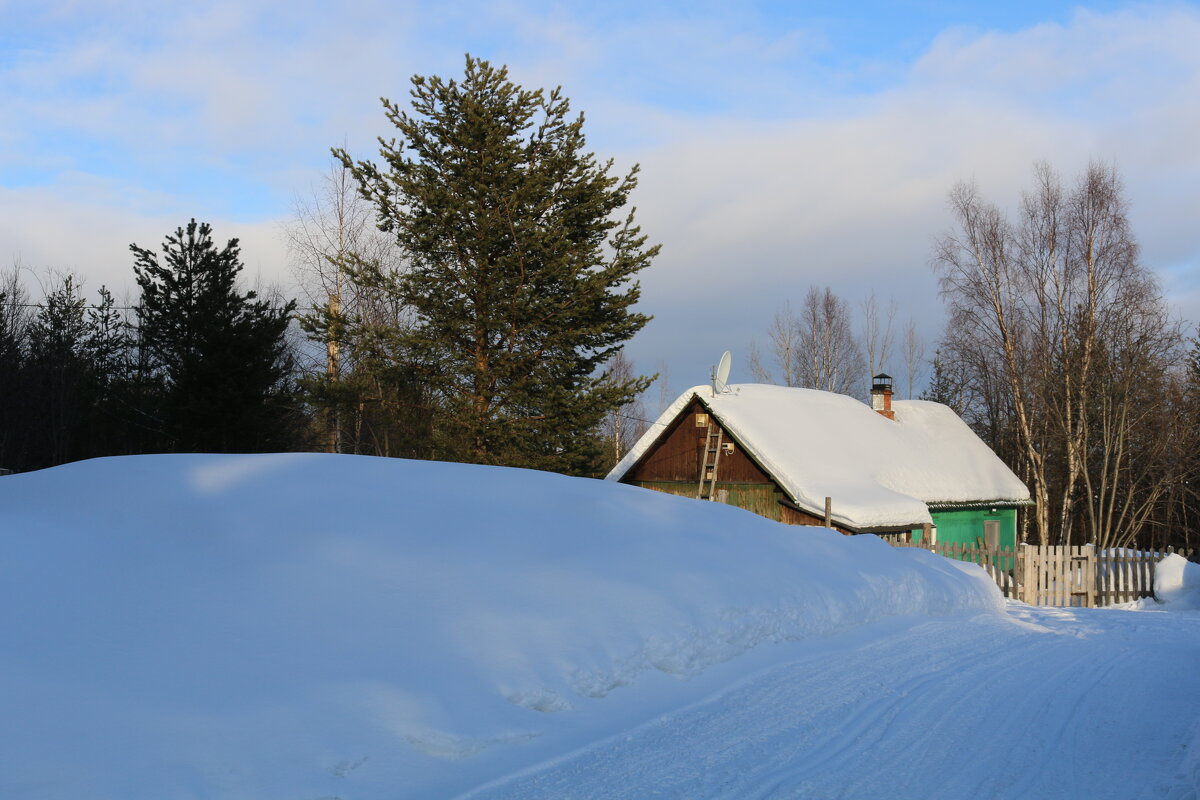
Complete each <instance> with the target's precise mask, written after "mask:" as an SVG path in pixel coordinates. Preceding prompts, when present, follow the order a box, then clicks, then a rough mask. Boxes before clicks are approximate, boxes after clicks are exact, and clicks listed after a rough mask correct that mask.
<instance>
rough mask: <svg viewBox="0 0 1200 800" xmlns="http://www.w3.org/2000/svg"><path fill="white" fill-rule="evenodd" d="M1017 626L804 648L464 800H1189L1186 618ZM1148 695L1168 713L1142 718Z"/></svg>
mask: <svg viewBox="0 0 1200 800" xmlns="http://www.w3.org/2000/svg"><path fill="white" fill-rule="evenodd" d="M1014 612H1015V613H1014V614H1013V616H1012V618H1004V617H993V616H989V615H983V616H980V617H976V618H974V619H967V618H963V617H959V618H952V619H945V620H931V621H929V622H925V623H922V624H917V625H911V626H907V627H903V626H901V628H900V630H896V626H893V627H892V628H891V629H888V628H886V627H881V628H878V629H876V631H875V633H873V634H872V636H871V637H868V638H867V639H866V640H865V641H863V640H859V639H855V638H854V637H833V638H832V639H829V640H825V641H820V642H813V643H812V652H811V654H810V655H807V656H805V657H802V658H799V659H796V660H794V661H792V662H790V663H788V664H786V665H783V666H779V667H776V668H773V669H770V670H767V671H765V672H763V673H760V674H758V675H756V676H753V677H751V678H750V679H748V680H746V681H744V682H742V683H740V684H738V685H736V686H733V687H731V688H729V689H728V690H726V691H724V692H722V693H720V694H718V695H715V696H712V697H710V698H708V699H707V700H705V701H703V702H701V703H699V704H696V705H694V706H691V707H688V708H686V709H682V710H680V711H678V712H675V713H673V714H671V715H668V716H666V717H663V718H660V719H657V720H654V721H652V722H650V723H648V724H646V725H643V726H641V727H639V728H637V729H634V730H632V731H628V732H627V733H626V735H625V736H623V737H616V738H613V739H610V740H608V741H606V742H604V743H602V744H600V745H598V746H596V747H594V748H591V749H588V750H585V751H582V752H580V753H577V754H575V755H574V756H571V757H569V758H566V759H563V760H561V761H559V762H557V763H555V764H553V765H550V766H548V768H547V769H545V770H542V771H540V772H535V773H533V774H526V775H523V776H521V777H519V778H516V779H514V780H512V781H510V782H508V783H506V784H501V785H493V786H491V787H489V789H488V790H487V791H485V792H483V793H481V794H480V795H479V796H480V797H487V798H517V797H520V798H538V797H546V798H550V797H553V798H572V797H574V798H597V800H598V799H599V798H605V797H611V798H628V797H678V798H712V799H713V800H733V798H739V800H740V798H758V799H759V800H765V799H766V798H822V800H825V799H827V798H845V799H846V800H855V799H857V798H875V797H893V798H908V797H912V798H921V799H922V800H932V799H934V798H948V799H949V798H961V797H974V798H996V799H997V800H1008V798H1012V799H1013V800H1016V798H1024V797H1037V796H1043V797H1045V796H1054V797H1080V798H1084V797H1086V798H1089V800H1090V799H1091V798H1096V800H1101V799H1104V798H1112V799H1113V800H1116V798H1122V800H1123V799H1124V798H1128V797H1134V796H1138V795H1139V794H1142V793H1143V791H1144V790H1149V789H1153V790H1154V791H1152V792H1150V791H1148V792H1147V794H1146V796H1168V795H1169V796H1172V797H1179V798H1183V797H1195V796H1196V787H1195V786H1188V785H1187V782H1188V777H1187V775H1185V769H1184V765H1183V764H1182V763H1181V761H1180V760H1181V759H1182V758H1183V755H1181V754H1186V753H1187V752H1188V747H1189V746H1190V747H1193V748H1194V747H1197V746H1200V742H1197V741H1194V737H1195V736H1196V733H1197V732H1196V730H1195V729H1194V726H1193V724H1192V723H1193V721H1194V720H1195V719H1197V718H1200V680H1198V679H1197V676H1196V675H1195V669H1194V665H1195V664H1196V663H1200V617H1192V618H1188V617H1185V616H1179V615H1167V614H1154V613H1141V612H1121V611H1109V610H1096V611H1092V610H1071V611H1065V610H1048V609H1047V610H1037V609H1027V608H1020V607H1016V608H1015V609H1014ZM860 639H861V637H860ZM847 641H850V644H846V642H847ZM1160 687H1171V688H1172V690H1173V698H1172V702H1171V705H1172V706H1173V710H1174V713H1173V714H1171V713H1164V714H1162V715H1161V716H1156V715H1155V714H1154V713H1153V711H1152V710H1153V709H1154V708H1155V707H1157V706H1160V705H1161V702H1160V701H1159V698H1157V696H1156V695H1157V694H1159V693H1160V692H1161V691H1162V690H1161V688H1160Z"/></svg>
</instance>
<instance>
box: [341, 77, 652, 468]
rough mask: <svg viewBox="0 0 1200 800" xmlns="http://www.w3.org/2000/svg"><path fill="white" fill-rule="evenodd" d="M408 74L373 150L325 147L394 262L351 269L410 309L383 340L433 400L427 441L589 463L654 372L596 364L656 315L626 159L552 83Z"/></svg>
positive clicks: (436, 450)
mask: <svg viewBox="0 0 1200 800" xmlns="http://www.w3.org/2000/svg"><path fill="white" fill-rule="evenodd" d="M412 85H413V88H412V90H411V98H412V106H411V109H410V110H404V109H402V108H401V107H400V106H399V105H397V104H395V103H392V102H391V101H389V100H386V99H385V100H383V104H384V108H385V110H386V115H387V118H388V120H389V121H390V122H391V123H392V124H393V125H394V126H395V127H396V129H397V130H398V132H399V135H400V138H399V139H398V140H397V139H393V140H390V141H389V140H383V139H381V140H380V141H381V145H382V148H381V151H380V153H381V155H382V157H383V164H382V165H376V164H374V163H370V162H367V161H358V162H353V161H352V160H351V158H350V156H349V155H348V154H347V153H346V152H345V151H340V150H339V151H335V154H336V155H337V156H338V157H339V158H340V159H341V160H342V162H343V163H344V164H345V165H346V166H348V167H350V168H351V169H352V170H353V172H354V175H355V177H356V178H357V179H358V181H359V183H360V186H361V190H362V193H363V195H364V196H365V197H367V198H369V199H370V200H372V201H373V202H374V204H375V206H376V208H377V211H378V220H379V224H380V227H381V228H382V229H384V230H385V231H387V232H389V233H390V234H391V235H392V236H393V237H394V240H395V242H396V244H397V245H398V248H399V250H400V253H401V255H402V257H403V260H404V262H405V269H404V271H390V272H385V271H383V270H379V269H373V268H372V267H371V265H365V264H360V265H359V267H358V272H357V275H356V279H358V280H360V281H362V282H364V283H367V284H370V285H372V286H373V287H375V288H378V289H380V290H381V291H384V292H386V293H388V294H390V295H391V296H393V297H395V298H396V299H397V301H398V302H400V303H401V304H403V305H405V306H407V307H408V308H410V309H411V310H412V317H413V324H412V326H411V327H410V328H408V329H407V330H404V331H395V332H394V334H393V335H391V336H390V341H389V342H388V346H389V347H390V348H391V350H392V351H393V352H395V353H397V354H400V357H402V358H403V359H404V360H406V361H407V362H408V363H409V364H411V365H413V366H412V367H411V369H412V371H413V374H414V375H415V376H416V377H417V378H418V379H419V380H421V381H422V382H424V384H425V385H426V386H427V387H428V389H429V391H430V395H431V396H432V397H433V398H434V402H435V403H436V404H437V407H438V408H437V411H438V413H437V416H436V419H437V424H436V426H435V429H434V431H433V434H432V435H433V448H432V455H433V456H434V457H435V458H443V459H450V460H464V461H474V462H480V463H495V464H508V465H514V466H525V467H535V468H540V469H554V470H559V471H564V472H576V473H585V472H591V471H593V470H594V469H595V465H596V463H597V458H598V457H599V436H598V434H597V431H598V429H599V425H600V422H601V420H602V419H603V417H604V415H605V414H606V413H607V412H608V411H610V410H612V409H614V408H617V407H619V406H620V405H622V404H623V403H625V402H627V401H629V400H630V399H631V398H633V397H634V396H636V395H637V394H638V393H639V392H640V391H642V390H643V389H644V388H645V387H646V385H647V384H648V383H649V381H648V380H647V379H645V378H637V377H631V378H629V379H627V380H624V381H613V380H605V379H604V376H603V374H600V373H601V370H600V369H599V368H600V366H601V365H602V364H603V363H604V362H605V361H606V360H607V359H609V358H610V357H611V356H612V355H613V354H614V353H615V352H616V351H617V350H619V349H620V347H621V346H622V345H623V344H624V343H625V342H626V341H627V340H628V339H630V338H631V337H632V336H633V335H634V334H635V333H636V332H637V331H638V330H640V329H641V328H642V327H643V326H644V325H645V324H646V322H647V321H648V319H649V317H647V316H645V315H642V314H639V313H635V312H634V311H632V307H633V305H634V304H635V303H636V302H637V299H638V295H639V289H638V285H637V283H635V282H634V280H633V279H634V276H635V275H636V274H637V273H638V272H639V271H640V270H642V269H644V268H645V267H646V266H648V265H649V264H650V262H651V260H652V259H653V258H654V256H655V255H656V254H657V252H658V249H659V248H658V246H647V243H646V239H647V237H646V236H644V235H642V233H641V231H640V229H639V228H638V226H637V225H636V224H635V222H634V214H633V211H632V210H629V211H627V212H626V211H623V209H624V208H625V206H626V204H627V203H628V201H629V199H630V195H631V193H632V192H633V190H634V188H635V187H636V185H637V174H638V170H637V167H634V168H633V169H631V170H630V171H629V172H628V173H627V174H625V175H624V176H623V177H619V176H616V175H614V174H612V173H613V165H612V161H607V162H599V161H597V159H596V156H595V155H594V154H593V153H590V152H588V151H587V149H586V141H585V138H584V133H583V116H582V115H579V116H577V117H574V118H572V117H571V116H570V106H569V102H568V101H567V99H566V98H565V97H563V95H562V91H561V90H560V89H554V90H552V91H549V92H545V91H542V90H536V91H532V90H527V89H524V88H522V87H520V86H518V85H516V84H514V83H512V82H511V81H510V80H509V79H508V73H507V70H506V69H504V68H495V67H492V66H491V65H490V64H488V63H487V62H486V61H481V60H478V59H474V58H471V57H470V56H468V57H467V61H466V74H465V76H464V78H463V79H462V80H461V81H457V80H450V81H445V80H443V79H441V78H439V77H436V76H435V77H423V76H416V77H414V78H413V79H412Z"/></svg>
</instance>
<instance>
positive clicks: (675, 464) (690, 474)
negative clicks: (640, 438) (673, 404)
mask: <svg viewBox="0 0 1200 800" xmlns="http://www.w3.org/2000/svg"><path fill="white" fill-rule="evenodd" d="M706 413H708V412H707V411H706V410H705V409H704V406H702V405H701V404H700V402H699V401H697V400H693V401H692V402H691V403H690V404H689V405H688V407H687V408H686V409H684V411H683V412H682V413H681V414H680V415H679V416H678V417H676V418H675V419H674V420H673V421H672V422H671V424H670V426H669V427H668V428H667V432H666V435H665V436H664V437H663V438H661V439H659V441H658V444H657V445H656V446H655V447H654V448H653V449H652V450H651V451H650V452H649V453H648V454H647V455H646V456H645V457H643V459H642V461H641V463H639V464H636V465H635V466H634V468H633V469H632V470H630V471H629V472H628V473H626V475H625V477H624V478H622V479H621V480H622V482H624V483H633V484H637V485H639V486H643V487H645V488H647V489H654V490H656V491H660V492H667V493H669V494H678V495H682V496H684V497H695V492H696V488H697V486H698V484H699V482H700V465H701V464H702V463H703V462H702V459H703V456H704V444H705V437H706V436H707V434H708V429H707V428H698V427H696V415H697V414H706ZM710 421H711V422H712V424H714V425H716V422H715V420H712V419H711V417H710ZM722 441H730V442H732V441H733V439H731V438H729V435H728V433H727V432H726V433H725V435H724V436H723V437H722ZM716 493H717V496H718V497H720V498H725V501H726V502H728V503H729V504H730V505H735V506H738V507H740V508H745V509H746V510H747V511H753V512H754V513H756V514H760V515H762V516H764V517H767V518H769V519H773V520H775V521H777V522H785V523H787V524H789V525H816V526H818V527H820V526H821V525H824V524H825V521H824V519H822V518H820V517H816V516H813V515H811V514H806V513H805V512H803V511H798V510H796V509H794V508H791V507H789V506H785V505H783V503H782V502H781V501H783V500H786V495H785V494H784V492H783V490H782V489H780V488H779V485H778V484H776V483H775V481H774V480H772V479H771V477H770V476H769V475H767V473H765V472H764V471H763V470H762V469H760V468H759V466H758V465H757V464H756V463H754V461H753V459H751V458H750V457H749V456H748V455H747V454H746V453H744V452H743V451H742V448H741V445H740V443H737V442H734V450H733V452H732V453H726V452H722V453H721V460H720V462H719V464H718V465H717V485H716ZM834 527H835V528H836V527H837V526H834ZM838 530H839V531H840V532H841V533H847V531H844V530H841V529H840V528H839V529H838Z"/></svg>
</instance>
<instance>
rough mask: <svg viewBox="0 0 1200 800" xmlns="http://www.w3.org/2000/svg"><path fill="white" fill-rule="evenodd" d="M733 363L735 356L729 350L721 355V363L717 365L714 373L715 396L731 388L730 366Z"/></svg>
mask: <svg viewBox="0 0 1200 800" xmlns="http://www.w3.org/2000/svg"><path fill="white" fill-rule="evenodd" d="M732 363H733V356H732V355H731V354H730V352H729V351H728V350H726V351H725V352H724V353H723V354H722V355H721V363H720V364H718V365H717V368H716V370H715V371H714V372H713V394H714V395H716V394H721V393H722V392H724V391H725V390H726V389H727V388H729V366H730V364H732Z"/></svg>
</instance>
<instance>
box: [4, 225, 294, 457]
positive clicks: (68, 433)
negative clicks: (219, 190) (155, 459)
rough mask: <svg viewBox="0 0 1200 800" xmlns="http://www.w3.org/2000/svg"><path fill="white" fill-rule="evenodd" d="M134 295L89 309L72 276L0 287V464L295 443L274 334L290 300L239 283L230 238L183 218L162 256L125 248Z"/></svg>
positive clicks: (290, 378)
mask: <svg viewBox="0 0 1200 800" xmlns="http://www.w3.org/2000/svg"><path fill="white" fill-rule="evenodd" d="M132 250H133V254H134V258H133V270H134V274H135V277H136V279H137V283H138V286H139V288H140V289H141V294H140V297H139V298H138V300H137V302H136V305H135V306H133V307H132V308H127V309H119V308H117V306H116V304H115V302H114V300H113V296H112V294H111V293H110V292H109V291H107V290H106V289H105V288H103V287H101V288H100V290H99V292H98V296H97V297H96V298H95V299H94V300H93V301H92V302H89V301H88V299H87V298H85V296H84V295H83V293H82V292H81V289H80V284H79V281H78V279H77V278H76V277H74V276H72V275H66V276H63V277H60V278H57V279H52V280H53V282H52V284H51V285H50V286H49V287H48V288H47V290H46V293H45V296H44V297H41V298H30V297H29V296H28V294H27V292H26V290H25V289H24V286H23V282H22V275H21V271H20V270H19V269H18V268H13V269H12V270H10V271H9V272H8V273H7V274H5V275H4V276H3V279H2V282H0V466H2V467H4V468H7V469H11V470H15V471H25V470H31V469H40V468H43V467H50V466H54V465H57V464H62V463H66V462H69V461H77V460H80V459H84V458H93V457H97V456H108V455H127V454H134V453H170V452H225V453H230V452H263V451H270V450H290V449H297V448H300V447H303V446H304V445H305V443H306V437H307V431H306V428H307V423H306V418H305V413H304V411H303V407H302V406H301V404H300V403H299V400H298V398H297V395H296V391H295V379H296V376H295V374H294V369H293V358H292V354H291V352H290V349H289V347H288V345H287V341H286V336H285V333H286V328H287V325H288V319H289V316H290V315H291V312H292V310H293V308H294V304H290V303H284V304H271V303H268V302H265V301H263V300H260V299H258V298H257V297H256V295H255V293H254V292H247V293H241V292H240V291H239V290H238V288H237V277H238V273H239V272H240V271H241V269H242V264H241V261H240V254H239V250H238V244H237V240H231V241H229V242H228V244H226V246H225V247H224V248H221V249H218V248H217V246H216V244H215V243H214V242H213V240H212V235H211V230H210V229H209V227H208V226H207V225H205V224H201V223H197V222H195V221H194V220H193V221H192V222H190V223H189V224H188V225H187V226H185V227H183V228H180V229H178V230H177V231H175V233H174V234H172V235H170V236H168V237H167V238H166V241H165V242H164V244H163V246H162V248H161V254H159V253H155V252H154V251H152V250H149V249H143V248H140V247H137V246H136V245H135V246H133V247H132Z"/></svg>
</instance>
